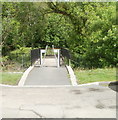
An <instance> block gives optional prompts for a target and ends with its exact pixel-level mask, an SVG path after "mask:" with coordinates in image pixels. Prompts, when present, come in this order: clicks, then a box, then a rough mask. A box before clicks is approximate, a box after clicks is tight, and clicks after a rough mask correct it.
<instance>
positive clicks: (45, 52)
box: [41, 45, 48, 67]
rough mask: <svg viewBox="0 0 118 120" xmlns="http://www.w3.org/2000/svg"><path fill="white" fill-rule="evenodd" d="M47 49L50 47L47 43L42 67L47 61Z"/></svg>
mask: <svg viewBox="0 0 118 120" xmlns="http://www.w3.org/2000/svg"><path fill="white" fill-rule="evenodd" d="M47 49H48V45H46V48H45V54H44V60H43V63H42V64H41V66H42V67H43V64H44V62H45V58H46V52H47Z"/></svg>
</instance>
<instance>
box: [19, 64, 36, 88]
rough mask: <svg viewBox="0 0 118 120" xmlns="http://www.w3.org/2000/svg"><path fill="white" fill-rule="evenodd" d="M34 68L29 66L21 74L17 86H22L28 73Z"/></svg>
mask: <svg viewBox="0 0 118 120" xmlns="http://www.w3.org/2000/svg"><path fill="white" fill-rule="evenodd" d="M33 68H34V66H30V67H29V68H28V69H27V70H26V71H25V72H24V74H23V76H22V77H21V79H20V81H19V83H18V86H24V83H25V80H26V78H27V76H28V74H29V73H30V71H31V70H32V69H33Z"/></svg>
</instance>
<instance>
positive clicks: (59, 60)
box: [58, 49, 60, 67]
mask: <svg viewBox="0 0 118 120" xmlns="http://www.w3.org/2000/svg"><path fill="white" fill-rule="evenodd" d="M58 67H60V50H59V49H58Z"/></svg>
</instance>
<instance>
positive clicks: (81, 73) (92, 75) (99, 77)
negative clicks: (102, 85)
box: [74, 68, 116, 84]
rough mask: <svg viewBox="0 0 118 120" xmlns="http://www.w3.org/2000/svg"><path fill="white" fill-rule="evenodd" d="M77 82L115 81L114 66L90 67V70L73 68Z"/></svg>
mask: <svg viewBox="0 0 118 120" xmlns="http://www.w3.org/2000/svg"><path fill="white" fill-rule="evenodd" d="M74 72H75V75H76V78H77V80H78V83H79V84H85V83H92V82H101V81H116V68H105V69H92V70H80V69H75V70H74Z"/></svg>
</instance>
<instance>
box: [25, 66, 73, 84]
mask: <svg viewBox="0 0 118 120" xmlns="http://www.w3.org/2000/svg"><path fill="white" fill-rule="evenodd" d="M70 84H71V81H70V79H69V75H68V73H67V70H66V68H65V67H60V68H56V67H34V68H33V70H32V71H31V72H30V73H29V75H28V77H27V79H26V81H25V84H24V85H70Z"/></svg>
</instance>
